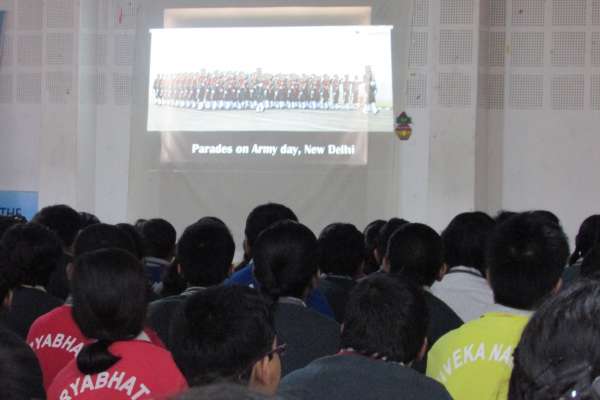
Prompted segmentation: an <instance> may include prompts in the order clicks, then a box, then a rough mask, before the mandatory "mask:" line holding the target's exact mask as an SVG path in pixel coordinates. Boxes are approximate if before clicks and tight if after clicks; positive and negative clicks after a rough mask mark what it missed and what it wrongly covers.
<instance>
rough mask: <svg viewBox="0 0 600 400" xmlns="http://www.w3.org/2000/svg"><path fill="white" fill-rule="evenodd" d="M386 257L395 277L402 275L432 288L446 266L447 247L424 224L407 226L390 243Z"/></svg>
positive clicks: (394, 235) (395, 233) (420, 284)
mask: <svg viewBox="0 0 600 400" xmlns="http://www.w3.org/2000/svg"><path fill="white" fill-rule="evenodd" d="M386 256H387V258H388V261H389V263H390V273H391V274H401V275H402V276H404V277H405V278H408V279H409V280H411V281H412V282H413V283H415V284H417V285H419V286H431V285H433V282H435V280H436V278H437V277H438V275H439V273H440V270H441V269H442V267H443V265H444V244H443V242H442V238H441V237H440V235H438V233H437V232H436V231H434V230H433V229H431V228H430V227H429V226H427V225H424V224H417V223H412V224H406V225H403V226H402V227H400V229H398V230H397V231H396V232H394V234H393V235H392V237H391V238H390V240H389V243H388V249H387V253H386Z"/></svg>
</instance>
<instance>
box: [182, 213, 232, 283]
mask: <svg viewBox="0 0 600 400" xmlns="http://www.w3.org/2000/svg"><path fill="white" fill-rule="evenodd" d="M234 253H235V242H234V241H233V236H231V232H230V231H229V229H228V228H227V226H226V225H225V224H224V223H223V222H217V221H215V220H212V219H201V220H199V221H198V222H196V223H194V224H192V225H190V226H188V227H187V228H186V229H185V231H184V232H183V235H181V238H180V239H179V242H178V243H177V261H178V262H179V265H180V266H181V273H182V275H183V278H184V280H185V281H186V282H187V283H188V284H189V285H191V286H204V287H207V286H214V285H219V284H221V283H222V282H223V281H224V280H225V279H227V276H228V274H229V271H230V269H231V262H232V261H233V255H234Z"/></svg>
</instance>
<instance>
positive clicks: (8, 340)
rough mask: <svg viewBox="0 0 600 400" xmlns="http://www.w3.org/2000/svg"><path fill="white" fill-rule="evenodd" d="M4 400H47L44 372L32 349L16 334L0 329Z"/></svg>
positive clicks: (1, 374)
mask: <svg viewBox="0 0 600 400" xmlns="http://www.w3.org/2000/svg"><path fill="white" fill-rule="evenodd" d="M0 360H2V362H0V387H2V400H31V399H45V398H46V392H45V391H44V384H43V378H42V370H41V368H40V365H39V363H38V360H37V357H36V356H35V353H34V352H33V350H31V348H30V347H29V346H28V345H27V344H26V343H25V342H23V340H22V339H21V338H19V337H18V336H17V335H15V334H14V333H12V332H10V331H8V330H5V329H0Z"/></svg>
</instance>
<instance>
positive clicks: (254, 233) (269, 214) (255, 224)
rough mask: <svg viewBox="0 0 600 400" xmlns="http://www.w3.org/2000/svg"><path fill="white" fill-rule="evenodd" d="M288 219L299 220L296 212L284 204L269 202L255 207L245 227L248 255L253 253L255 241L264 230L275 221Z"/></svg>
mask: <svg viewBox="0 0 600 400" xmlns="http://www.w3.org/2000/svg"><path fill="white" fill-rule="evenodd" d="M287 219H289V220H292V221H298V217H296V214H294V212H293V211H292V210H291V209H289V208H288V207H286V206H284V205H283V204H277V203H267V204H262V205H260V206H257V207H256V208H254V209H253V210H252V211H251V212H250V214H248V218H246V228H245V229H244V234H245V235H246V240H245V242H244V244H245V248H244V250H245V252H246V253H247V255H248V256H250V255H251V254H253V247H254V242H255V241H256V238H257V237H258V235H259V234H260V233H261V232H262V231H263V230H265V229H267V228H268V227H269V226H271V225H273V224H274V223H275V222H278V221H283V220H287Z"/></svg>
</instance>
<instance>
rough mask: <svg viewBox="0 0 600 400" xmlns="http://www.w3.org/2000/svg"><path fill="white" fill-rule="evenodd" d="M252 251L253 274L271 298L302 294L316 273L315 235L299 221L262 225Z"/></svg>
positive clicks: (303, 294) (301, 296)
mask: <svg viewBox="0 0 600 400" xmlns="http://www.w3.org/2000/svg"><path fill="white" fill-rule="evenodd" d="M253 254H254V276H255V277H256V280H257V281H258V283H259V284H260V288H261V290H262V291H263V292H264V293H266V294H267V295H268V296H270V297H271V298H273V299H274V300H276V299H278V298H279V297H282V296H291V297H297V298H304V297H305V296H306V294H307V292H308V289H309V287H311V285H312V283H313V279H315V278H316V276H317V273H318V269H319V268H318V264H317V262H318V260H317V258H318V257H317V238H316V237H315V235H314V234H313V233H312V231H311V230H310V229H308V228H307V227H306V226H304V225H302V224H300V223H298V222H294V221H281V222H278V223H276V224H275V225H272V226H271V227H269V228H267V229H265V230H264V231H263V232H262V233H261V234H260V235H259V236H258V238H257V240H256V243H255V245H254V250H253Z"/></svg>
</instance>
